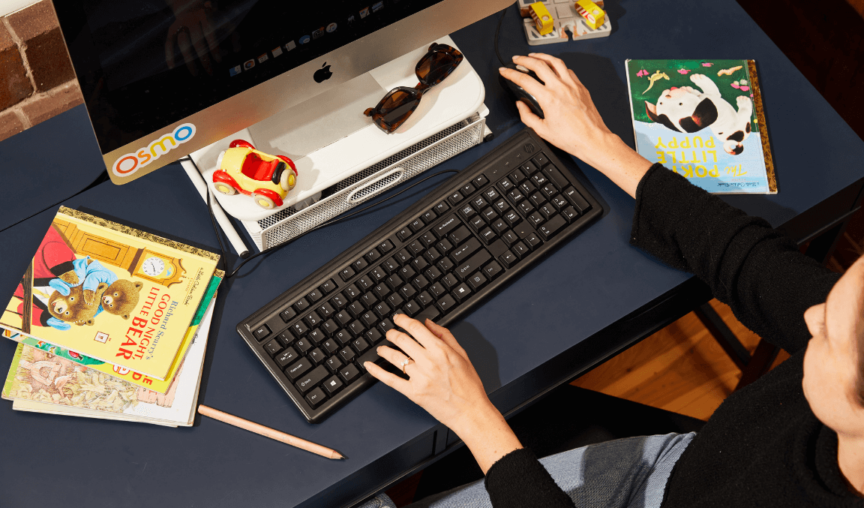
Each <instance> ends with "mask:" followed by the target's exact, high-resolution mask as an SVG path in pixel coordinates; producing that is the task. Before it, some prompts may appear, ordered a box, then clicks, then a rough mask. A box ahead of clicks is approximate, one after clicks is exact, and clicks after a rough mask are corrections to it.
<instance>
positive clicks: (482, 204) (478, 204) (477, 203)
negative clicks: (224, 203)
mask: <svg viewBox="0 0 864 508" xmlns="http://www.w3.org/2000/svg"><path fill="white" fill-rule="evenodd" d="M471 204H472V205H473V206H474V208H475V209H476V210H482V209H484V208H486V205H488V204H489V203H487V202H486V200H485V199H483V196H477V197H476V198H474V199H473V200H471Z"/></svg>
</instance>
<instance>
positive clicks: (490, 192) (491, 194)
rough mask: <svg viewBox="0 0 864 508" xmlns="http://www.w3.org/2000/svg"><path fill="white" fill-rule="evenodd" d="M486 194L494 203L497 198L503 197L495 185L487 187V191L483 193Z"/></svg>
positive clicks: (488, 199) (487, 198)
mask: <svg viewBox="0 0 864 508" xmlns="http://www.w3.org/2000/svg"><path fill="white" fill-rule="evenodd" d="M483 195H484V196H486V200H487V201H489V202H490V203H494V202H495V200H496V199H498V198H500V197H501V194H498V191H497V190H495V187H489V188H488V189H486V192H484V193H483Z"/></svg>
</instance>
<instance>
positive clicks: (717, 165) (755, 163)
mask: <svg viewBox="0 0 864 508" xmlns="http://www.w3.org/2000/svg"><path fill="white" fill-rule="evenodd" d="M627 83H628V87H629V89H630V111H631V114H632V116H633V130H634V131H635V135H636V151H637V152H639V155H641V156H643V157H645V158H646V159H648V160H649V161H651V162H659V163H660V164H663V165H664V166H666V167H667V168H669V169H670V170H672V171H674V172H676V173H678V174H680V175H682V176H684V177H685V178H687V180H689V181H690V183H692V184H694V185H696V186H698V187H701V188H703V189H705V190H706V191H708V192H712V193H717V194H776V193H777V179H776V176H775V173H774V164H773V160H772V158H771V147H770V145H769V143H768V132H767V129H766V126H765V114H764V110H763V107H762V95H761V92H760V89H759V80H758V77H757V76H756V63H755V62H754V61H753V60H627Z"/></svg>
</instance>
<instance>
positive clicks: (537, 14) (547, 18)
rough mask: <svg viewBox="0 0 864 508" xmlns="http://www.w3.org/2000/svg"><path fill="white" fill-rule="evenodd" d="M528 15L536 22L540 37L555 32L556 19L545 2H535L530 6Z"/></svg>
mask: <svg viewBox="0 0 864 508" xmlns="http://www.w3.org/2000/svg"><path fill="white" fill-rule="evenodd" d="M528 15H529V16H531V19H533V20H534V24H535V25H536V26H537V32H539V33H540V35H546V34H550V33H552V31H553V30H555V19H553V18H552V14H550V13H549V9H547V8H546V6H545V5H543V2H535V3H533V4H531V5H529V6H528Z"/></svg>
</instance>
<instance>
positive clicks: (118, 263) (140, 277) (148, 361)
mask: <svg viewBox="0 0 864 508" xmlns="http://www.w3.org/2000/svg"><path fill="white" fill-rule="evenodd" d="M218 260H219V256H218V255H216V254H214V253H212V252H209V251H205V250H202V249H199V248H196V247H192V246H189V245H185V244H182V243H180V242H175V241H172V240H168V239H165V238H162V237H160V236H157V235H154V234H151V233H146V232H144V231H140V230H137V229H134V228H130V227H128V226H124V225H122V224H118V223H116V222H111V221H108V220H104V219H100V218H99V217H95V216H93V215H89V214H86V213H83V212H80V211H77V210H72V209H69V208H65V207H61V208H60V210H59V212H58V213H57V216H56V217H54V220H53V221H52V223H51V227H49V228H48V232H47V233H46V234H45V237H44V238H43V239H42V242H41V243H40V245H39V248H38V249H37V250H36V254H35V255H34V256H33V260H32V261H31V263H30V265H29V266H28V267H27V268H26V271H25V273H24V276H23V277H22V278H21V282H20V283H19V284H18V287H17V288H16V290H15V293H14V294H13V296H12V299H11V300H10V301H9V304H8V305H7V306H6V308H5V310H4V311H3V314H2V316H0V326H2V327H4V328H7V329H11V330H16V331H19V332H21V333H22V334H23V335H26V336H30V337H32V338H34V339H38V340H40V341H44V342H45V343H47V344H51V345H54V346H59V347H62V348H66V349H68V350H69V351H70V353H72V354H79V355H84V356H88V357H90V358H93V359H95V360H98V361H102V362H107V363H110V364H113V365H116V366H118V367H119V368H121V369H129V370H132V371H134V372H138V373H141V374H144V375H147V376H150V377H152V378H154V379H158V380H162V381H164V380H166V378H167V376H168V374H169V371H170V369H171V366H172V364H173V363H174V360H175V358H176V356H177V354H178V351H179V350H180V347H181V345H182V344H183V339H184V336H185V335H186V332H187V330H188V328H189V324H190V322H191V321H192V318H193V316H194V315H195V313H196V311H197V310H198V307H199V304H200V303H201V300H202V298H204V296H205V294H207V290H208V286H209V283H210V281H211V278H212V277H213V274H214V271H215V269H216V263H217V262H218Z"/></svg>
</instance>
